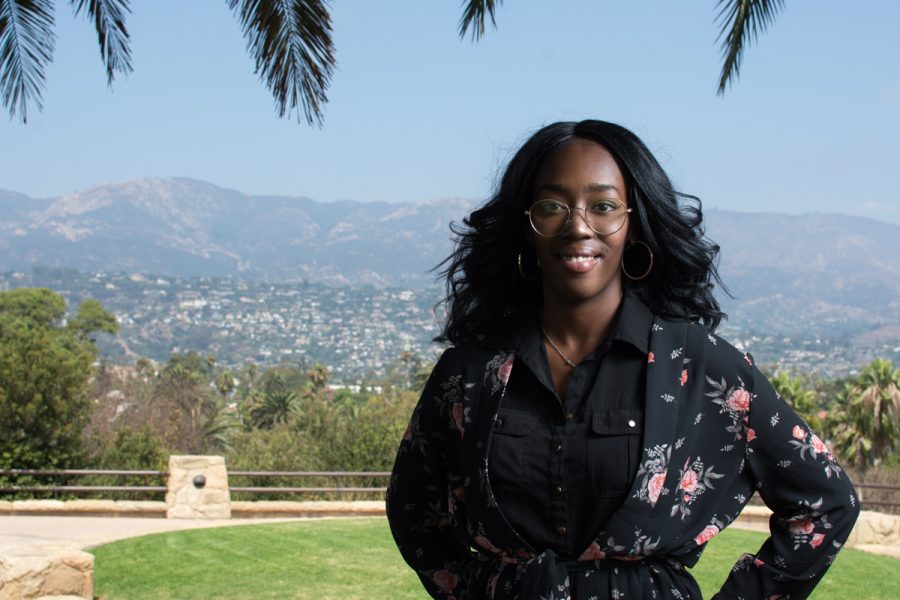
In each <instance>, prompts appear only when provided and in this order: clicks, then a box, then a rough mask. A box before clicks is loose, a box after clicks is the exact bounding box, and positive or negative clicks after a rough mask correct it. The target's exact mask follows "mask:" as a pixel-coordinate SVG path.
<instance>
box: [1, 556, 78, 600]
mask: <svg viewBox="0 0 900 600" xmlns="http://www.w3.org/2000/svg"><path fill="white" fill-rule="evenodd" d="M53 596H56V597H61V596H62V597H72V596H74V597H76V598H88V599H91V598H93V597H94V557H93V555H91V554H88V553H87V552H82V551H80V550H58V551H49V550H46V549H37V548H34V549H30V548H21V549H19V550H17V551H16V552H13V553H11V554H4V556H0V600H32V599H33V598H46V597H53Z"/></svg>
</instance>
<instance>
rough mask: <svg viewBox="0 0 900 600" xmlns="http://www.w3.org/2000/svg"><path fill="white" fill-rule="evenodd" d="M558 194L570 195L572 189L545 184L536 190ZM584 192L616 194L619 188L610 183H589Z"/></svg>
mask: <svg viewBox="0 0 900 600" xmlns="http://www.w3.org/2000/svg"><path fill="white" fill-rule="evenodd" d="M543 191H548V192H559V193H560V194H571V193H572V188H570V187H568V186H566V185H563V184H561V183H545V184H543V185H542V186H541V187H540V188H538V192H543ZM584 191H585V192H610V191H612V192H616V193H619V188H617V187H616V186H615V185H613V184H611V183H590V184H588V185H586V186H584Z"/></svg>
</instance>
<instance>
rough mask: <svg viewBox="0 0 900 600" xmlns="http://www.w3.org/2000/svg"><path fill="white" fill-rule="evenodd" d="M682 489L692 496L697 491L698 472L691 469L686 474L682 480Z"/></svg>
mask: <svg viewBox="0 0 900 600" xmlns="http://www.w3.org/2000/svg"><path fill="white" fill-rule="evenodd" d="M681 489H683V490H684V491H685V492H687V493H688V494H690V493H691V492H693V491H694V490H696V489H697V472H696V471H694V470H693V469H689V470H687V471H685V472H684V476H683V477H682V478H681Z"/></svg>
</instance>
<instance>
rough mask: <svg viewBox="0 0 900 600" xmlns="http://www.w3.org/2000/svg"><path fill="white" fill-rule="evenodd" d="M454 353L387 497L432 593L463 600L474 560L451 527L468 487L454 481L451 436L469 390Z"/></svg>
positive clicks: (409, 433) (406, 443)
mask: <svg viewBox="0 0 900 600" xmlns="http://www.w3.org/2000/svg"><path fill="white" fill-rule="evenodd" d="M453 352H454V350H453V349H451V350H448V351H447V352H445V353H444V355H443V356H442V357H441V359H440V360H439V361H438V364H437V365H436V366H435V368H434V370H433V371H432V373H431V376H430V377H429V379H428V382H427V383H426V384H425V389H424V391H423V392H422V397H421V398H420V399H419V403H418V405H417V406H416V408H415V410H414V411H413V415H412V418H411V419H410V422H409V426H408V427H407V429H406V433H405V434H404V435H403V441H402V442H401V443H400V448H399V450H398V451H397V459H396V462H395V463H394V469H393V471H392V473H391V482H390V487H389V488H388V492H387V516H388V521H389V523H390V526H391V532H392V533H393V535H394V540H395V541H396V542H397V547H398V548H399V549H400V553H401V554H402V555H403V558H404V559H405V560H406V562H407V563H408V564H409V566H411V567H412V568H413V569H414V570H415V571H416V573H417V574H418V576H419V578H420V579H421V580H422V584H423V585H424V586H425V589H426V590H427V591H428V593H429V594H431V596H432V597H434V598H440V599H447V600H450V599H456V600H460V599H462V598H464V597H465V594H466V591H465V590H466V587H467V585H468V581H467V579H468V577H467V575H468V571H469V567H470V566H471V565H472V564H473V562H474V557H473V554H472V553H471V552H470V550H469V547H468V545H467V544H465V543H463V541H461V540H460V539H458V538H457V537H456V536H454V534H453V530H452V528H451V525H450V511H451V509H452V508H453V507H455V506H459V505H460V502H461V498H459V497H458V496H460V491H461V489H462V487H461V486H462V483H461V482H451V481H450V478H449V467H448V458H447V444H446V436H447V435H450V431H453V432H454V434H455V429H451V428H450V427H448V425H450V424H451V423H453V422H454V421H453V415H452V408H451V406H450V399H451V398H453V397H455V396H456V394H458V393H460V392H461V391H462V386H463V385H464V384H463V382H462V375H461V374H458V373H457V374H454V373H453V372H452V369H450V368H449V367H448V365H449V363H450V362H451V361H450V359H449V355H450V354H451V353H453ZM457 435H458V434H457ZM451 483H453V485H451ZM454 491H455V492H456V496H453V497H452V498H451V495H452V494H453V493H454Z"/></svg>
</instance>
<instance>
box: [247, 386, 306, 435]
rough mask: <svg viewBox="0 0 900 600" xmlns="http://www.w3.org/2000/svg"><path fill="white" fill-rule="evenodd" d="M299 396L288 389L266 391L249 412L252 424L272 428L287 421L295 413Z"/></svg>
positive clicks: (262, 427)
mask: <svg viewBox="0 0 900 600" xmlns="http://www.w3.org/2000/svg"><path fill="white" fill-rule="evenodd" d="M298 400H299V397H298V396H297V394H296V393H294V392H292V391H290V390H272V391H270V392H266V394H265V395H264V396H263V397H262V401H261V402H260V403H259V404H258V405H257V406H255V407H254V408H253V410H252V411H251V412H250V415H251V418H252V419H253V425H254V426H255V427H258V428H259V429H272V427H274V426H275V425H278V424H279V423H288V422H290V421H291V420H293V418H294V417H295V416H296V415H297V411H298V407H297V402H298Z"/></svg>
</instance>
